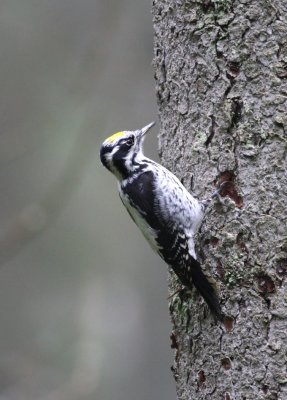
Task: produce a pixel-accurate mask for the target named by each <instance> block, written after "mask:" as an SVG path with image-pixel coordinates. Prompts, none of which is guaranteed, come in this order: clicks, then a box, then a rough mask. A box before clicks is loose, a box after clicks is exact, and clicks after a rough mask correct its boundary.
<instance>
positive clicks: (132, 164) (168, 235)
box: [100, 123, 222, 320]
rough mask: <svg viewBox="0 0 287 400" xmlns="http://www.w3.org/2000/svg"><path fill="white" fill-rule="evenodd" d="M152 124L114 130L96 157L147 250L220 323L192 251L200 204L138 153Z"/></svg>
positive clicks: (209, 287)
mask: <svg viewBox="0 0 287 400" xmlns="http://www.w3.org/2000/svg"><path fill="white" fill-rule="evenodd" d="M153 125H154V123H151V124H149V125H147V126H145V127H144V128H142V129H139V130H137V131H133V132H131V131H123V132H118V133H116V134H114V135H112V136H111V137H109V138H108V139H106V140H105V141H104V143H103V144H102V147H101V152H100V157H101V161H102V163H103V165H104V166H105V167H106V168H107V169H108V170H110V171H111V172H112V173H113V174H114V175H115V176H116V178H117V179H118V182H119V194H120V198H121V200H122V202H123V204H124V205H125V207H126V209H127V211H128V212H129V214H130V216H131V218H132V219H133V220H134V222H135V223H136V225H137V226H138V227H139V228H140V230H141V231H142V233H143V235H144V236H145V238H146V239H147V241H148V242H149V244H150V245H151V247H152V248H153V249H154V250H155V251H156V252H157V253H158V254H159V255H160V256H161V257H162V258H163V259H164V261H165V262H166V263H167V264H168V265H169V266H170V267H171V268H172V269H173V271H174V272H175V273H176V275H177V276H178V278H179V279H180V281H181V282H182V283H183V284H184V285H185V286H187V287H189V288H190V287H192V284H194V286H195V287H196V288H197V290H198V291H199V292H200V294H201V295H202V296H203V298H204V299H205V301H206V303H207V304H208V306H209V308H210V310H211V312H212V313H213V315H214V316H215V317H216V318H218V319H220V320H221V319H222V313H221V308H220V304H219V301H218V297H217V295H216V292H215V290H214V288H213V286H212V285H211V284H210V282H209V281H208V279H207V278H206V276H205V275H204V273H203V272H202V269H201V267H200V264H199V262H198V261H197V259H196V254H195V249H194V234H195V233H196V231H197V229H198V227H199V226H200V224H201V221H202V218H203V215H204V209H205V204H204V203H202V202H199V201H198V200H197V199H195V198H194V197H193V196H192V195H191V194H190V193H189V192H188V191H187V190H186V189H185V187H184V186H183V185H182V184H181V182H180V181H179V180H178V179H177V178H176V176H175V175H173V174H172V173H171V172H170V171H168V170H167V169H166V168H164V167H163V166H162V165H160V164H158V163H156V162H154V161H152V160H150V159H149V158H147V157H145V156H144V154H143V150H142V146H143V141H144V136H145V134H146V133H147V132H148V130H149V129H150V128H151V127H152V126H153Z"/></svg>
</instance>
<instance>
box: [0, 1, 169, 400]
mask: <svg viewBox="0 0 287 400" xmlns="http://www.w3.org/2000/svg"><path fill="white" fill-rule="evenodd" d="M152 35H153V30H152V17H151V14H150V0H144V1H143V0H121V1H118V0H81V1H79V0H41V1H39V0H2V1H1V3H0V49H1V51H0V57H1V62H0V88H1V90H0V102H1V106H0V118H1V124H0V165H1V168H0V186H1V190H0V218H1V219H0V221H1V224H0V304H1V305H0V321H1V329H0V400H4V399H5V400H26V399H27V400H28V399H29V400H34V399H37V400H66V399H69V400H79V399H81V400H88V399H93V400H94V399H97V400H101V399H116V400H122V399H125V400H126V399H137V400H141V399H145V400H146V399H165V400H170V399H175V397H176V396H175V389H174V382H173V378H172V374H171V371H170V365H171V364H172V351H171V349H170V340H169V333H170V328H171V327H170V323H169V317H168V306H167V296H168V292H167V282H166V278H167V272H166V266H165V265H164V264H163V263H162V262H161V261H160V259H159V258H158V257H156V255H154V254H153V253H152V251H151V250H150V249H149V247H148V245H147V244H146V242H145V240H144V239H143V238H142V237H141V234H140V232H139V231H138V230H137V228H136V227H135V226H134V225H133V223H132V221H131V220H130V218H129V216H128V215H127V213H126V211H125V210H124V208H123V206H122V205H121V202H120V200H119V198H118V194H117V185H116V181H115V179H114V177H113V176H112V175H111V174H110V173H109V172H108V171H106V170H105V169H104V168H103V167H102V166H101V164H100V161H99V148H100V145H101V142H102V141H103V140H104V139H105V138H106V137H107V136H109V135H110V134H112V133H114V132H115V131H119V130H125V129H127V130H133V129H137V128H140V127H142V126H144V125H146V124H147V123H149V122H151V121H152V120H154V119H155V118H156V115H157V107H156V102H155V92H154V81H153V69H152V66H151V62H152V57H153V48H152V47H153V43H152ZM157 130H158V126H157V127H156V129H153V131H152V133H151V135H150V136H149V137H148V138H147V140H146V146H145V148H146V153H147V154H148V155H149V156H150V157H152V158H155V159H156V158H157V139H156V131H157Z"/></svg>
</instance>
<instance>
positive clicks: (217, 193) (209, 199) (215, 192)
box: [201, 181, 230, 207]
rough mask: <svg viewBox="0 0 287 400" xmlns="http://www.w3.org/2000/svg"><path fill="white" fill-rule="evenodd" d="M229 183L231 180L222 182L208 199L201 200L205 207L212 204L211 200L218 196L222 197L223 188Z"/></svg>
mask: <svg viewBox="0 0 287 400" xmlns="http://www.w3.org/2000/svg"><path fill="white" fill-rule="evenodd" d="M227 183H230V182H229V181H224V182H221V184H220V185H219V187H218V188H217V189H216V190H215V191H214V192H213V193H212V194H211V195H210V196H209V197H208V198H207V199H204V200H201V204H202V205H203V206H204V207H207V206H208V205H209V204H210V202H211V201H212V200H213V199H214V198H215V197H217V198H218V199H220V192H221V190H222V189H223V188H224V186H225V185H226V184H227Z"/></svg>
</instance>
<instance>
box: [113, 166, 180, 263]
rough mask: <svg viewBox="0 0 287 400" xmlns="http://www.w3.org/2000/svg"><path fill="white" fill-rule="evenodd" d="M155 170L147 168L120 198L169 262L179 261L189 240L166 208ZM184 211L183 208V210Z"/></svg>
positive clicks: (151, 241)
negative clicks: (164, 208) (160, 194)
mask: <svg viewBox="0 0 287 400" xmlns="http://www.w3.org/2000/svg"><path fill="white" fill-rule="evenodd" d="M156 187H157V182H156V180H155V176H154V173H153V172H152V171H146V172H144V173H142V174H141V175H139V176H138V177H137V178H136V179H134V180H133V181H132V182H131V183H128V184H126V185H125V186H124V187H121V190H120V197H121V199H122V201H123V203H124V205H125V207H126V208H127V210H128V212H129V214H130V216H131V218H132V219H133V220H134V222H135V223H136V224H137V226H138V227H139V228H140V229H141V231H142V232H143V234H144V236H145V237H146V239H147V240H148V241H149V242H150V244H151V245H152V247H153V248H154V249H155V250H156V251H157V252H158V253H159V254H160V256H161V257H162V258H163V259H164V260H165V262H166V263H167V264H169V265H171V263H172V262H179V261H180V259H181V258H182V256H183V253H184V251H185V252H186V253H188V242H187V239H186V236H185V233H184V230H183V228H181V227H180V225H179V223H178V220H177V219H176V218H174V216H173V214H172V213H169V212H166V211H165V210H163V209H162V204H161V199H160V196H159V194H158V191H157V188H156ZM179 212H180V210H179Z"/></svg>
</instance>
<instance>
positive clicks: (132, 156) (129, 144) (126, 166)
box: [100, 122, 155, 180]
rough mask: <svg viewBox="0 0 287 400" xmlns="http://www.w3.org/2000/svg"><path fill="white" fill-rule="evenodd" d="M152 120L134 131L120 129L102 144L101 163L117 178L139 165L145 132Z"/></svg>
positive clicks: (121, 177) (151, 124) (127, 174)
mask: <svg viewBox="0 0 287 400" xmlns="http://www.w3.org/2000/svg"><path fill="white" fill-rule="evenodd" d="M154 124H155V123H154V122H151V123H150V124H148V125H146V126H145V127H143V128H142V129H138V130H136V131H122V132H117V133H115V134H113V135H112V136H110V137H108V138H107V139H106V140H105V141H104V143H103V144H102V147H101V151H100V157H101V162H102V164H103V165H104V166H105V167H106V168H107V169H108V170H109V171H111V172H112V173H113V174H114V175H115V176H116V177H117V178H118V179H119V180H122V179H125V178H127V177H128V176H129V174H130V173H132V172H133V171H134V170H135V169H136V168H138V166H139V162H140V159H141V157H143V153H142V146H143V142H144V137H145V134H146V133H147V132H148V130H149V129H150V128H151V127H152V126H153V125H154Z"/></svg>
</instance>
